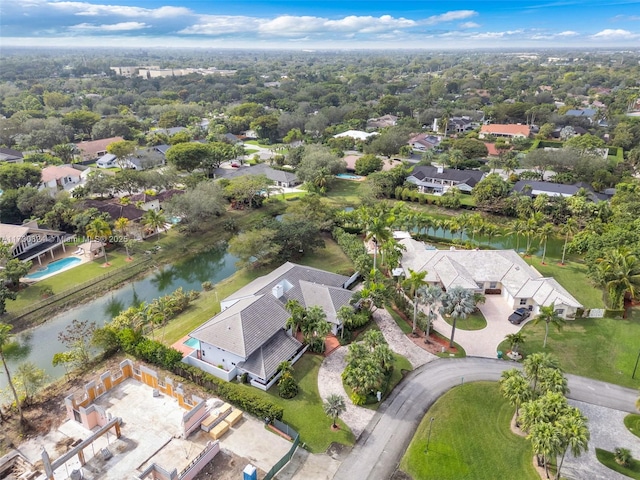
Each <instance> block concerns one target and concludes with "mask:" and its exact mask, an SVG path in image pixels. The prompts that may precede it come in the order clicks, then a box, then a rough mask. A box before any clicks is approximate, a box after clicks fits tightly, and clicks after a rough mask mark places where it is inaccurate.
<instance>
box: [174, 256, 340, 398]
mask: <svg viewBox="0 0 640 480" xmlns="http://www.w3.org/2000/svg"><path fill="white" fill-rule="evenodd" d="M349 281H350V279H349V277H346V276H344V275H338V274H335V273H331V272H326V271H324V270H319V269H317V268H311V267H306V266H302V265H297V264H295V263H291V262H287V263H285V264H284V265H281V266H280V267H278V268H277V269H275V270H274V271H272V272H271V273H269V274H267V275H264V276H262V277H259V278H257V279H255V280H254V281H253V282H251V283H249V284H248V285H245V286H244V287H242V288H241V289H239V290H237V291H236V292H235V293H233V294H231V295H230V296H228V297H226V298H224V299H223V300H222V301H221V302H220V307H221V311H220V313H218V314H217V315H215V316H214V317H213V318H211V319H210V320H209V321H208V322H206V323H205V324H203V325H202V326H200V327H198V328H196V329H195V330H193V331H192V332H191V333H189V337H191V338H192V339H195V340H196V341H197V342H198V348H197V349H196V350H194V351H193V352H191V353H190V354H189V355H187V356H186V357H185V358H184V360H183V361H184V362H185V363H188V364H189V365H193V366H197V367H198V368H201V369H203V370H205V371H207V372H208V373H211V374H212V375H215V376H217V377H219V378H223V379H225V380H231V379H233V378H234V377H235V376H236V375H242V374H243V373H246V374H247V376H248V377H249V379H250V383H251V384H252V385H253V386H255V387H258V388H260V389H262V390H267V389H268V388H269V387H270V386H271V385H273V383H275V382H276V381H277V379H278V372H277V369H278V365H280V363H281V362H284V361H291V362H292V363H293V362H295V361H296V360H297V359H298V358H299V357H300V356H301V355H302V353H304V351H305V349H306V347H305V346H304V345H302V344H301V343H300V342H299V341H298V340H296V339H295V338H294V337H293V336H292V335H291V331H287V330H285V324H286V322H287V320H288V319H289V317H290V316H291V315H290V314H289V312H288V311H287V309H286V308H285V304H286V303H287V301H288V300H297V301H298V302H300V304H301V305H302V306H303V307H305V308H308V307H312V306H318V307H321V308H322V309H323V310H324V312H325V313H326V315H327V321H328V322H329V323H331V331H332V332H333V333H334V334H335V333H337V332H338V331H339V330H340V329H341V328H342V325H341V322H340V320H338V318H337V313H338V310H339V309H340V307H342V306H344V305H349V301H350V300H351V296H352V292H351V291H349V290H348V289H347V288H346V286H348V284H349Z"/></svg>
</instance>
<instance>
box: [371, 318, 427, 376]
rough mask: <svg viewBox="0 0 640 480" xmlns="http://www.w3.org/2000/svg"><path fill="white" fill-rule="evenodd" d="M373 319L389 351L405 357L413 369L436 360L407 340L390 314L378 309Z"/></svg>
mask: <svg viewBox="0 0 640 480" xmlns="http://www.w3.org/2000/svg"><path fill="white" fill-rule="evenodd" d="M373 319H374V320H375V322H376V324H377V325H378V327H379V328H380V331H381V332H382V334H383V335H384V338H385V340H386V341H387V343H388V344H389V347H391V350H393V351H394V352H396V353H398V354H400V355H402V356H403V357H406V358H407V360H409V363H411V366H412V367H413V368H418V367H419V366H420V365H424V364H425V363H428V362H431V361H432V360H435V359H436V358H438V357H437V356H435V355H434V354H432V353H429V352H427V351H426V350H425V349H423V348H420V347H419V346H418V345H416V344H415V343H413V342H412V341H411V340H410V339H409V338H407V336H406V335H405V334H404V333H402V330H400V327H399V326H398V324H397V323H396V322H395V320H394V319H393V318H392V317H391V314H390V313H389V312H387V311H386V310H385V309H384V308H379V309H377V310H376V311H375V312H373Z"/></svg>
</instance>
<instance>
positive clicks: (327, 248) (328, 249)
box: [298, 236, 354, 275]
mask: <svg viewBox="0 0 640 480" xmlns="http://www.w3.org/2000/svg"><path fill="white" fill-rule="evenodd" d="M323 240H324V248H319V249H317V250H316V251H315V252H313V253H310V254H307V255H305V256H304V257H302V258H301V259H300V260H299V261H298V263H300V264H302V265H307V266H309V267H314V268H320V269H322V270H327V271H329V272H334V273H340V274H342V275H352V274H353V273H354V268H353V263H352V262H351V260H349V258H348V257H347V256H346V255H345V254H344V252H343V251H342V249H341V248H340V247H339V246H338V244H337V243H336V242H335V241H333V239H332V238H330V237H328V236H325V237H323Z"/></svg>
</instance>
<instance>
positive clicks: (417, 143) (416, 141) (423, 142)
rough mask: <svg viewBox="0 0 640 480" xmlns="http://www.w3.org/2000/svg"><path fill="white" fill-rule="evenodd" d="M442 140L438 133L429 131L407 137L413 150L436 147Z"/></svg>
mask: <svg viewBox="0 0 640 480" xmlns="http://www.w3.org/2000/svg"><path fill="white" fill-rule="evenodd" d="M440 142H442V137H440V136H438V135H431V134H429V133H420V134H418V135H416V136H414V137H411V138H410V139H409V146H410V147H411V148H412V149H413V150H418V151H420V152H425V151H427V150H432V149H434V148H437V147H438V145H440Z"/></svg>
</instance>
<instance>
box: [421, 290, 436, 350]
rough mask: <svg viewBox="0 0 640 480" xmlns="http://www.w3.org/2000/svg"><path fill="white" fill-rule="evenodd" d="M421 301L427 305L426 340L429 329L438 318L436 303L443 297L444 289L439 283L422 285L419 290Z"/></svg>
mask: <svg viewBox="0 0 640 480" xmlns="http://www.w3.org/2000/svg"><path fill="white" fill-rule="evenodd" d="M418 297H419V298H420V301H421V302H422V303H423V304H425V305H427V325H426V327H427V328H426V329H425V332H424V336H425V342H426V341H427V339H428V338H429V334H430V332H429V330H430V328H431V324H432V322H433V321H434V320H435V319H436V303H437V302H438V301H439V300H440V299H441V298H442V289H441V288H440V287H438V286H437V285H429V286H426V287H421V288H420V289H419V290H418Z"/></svg>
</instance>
